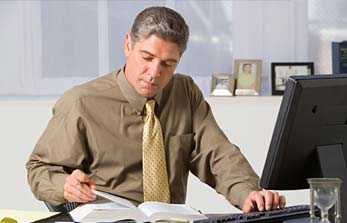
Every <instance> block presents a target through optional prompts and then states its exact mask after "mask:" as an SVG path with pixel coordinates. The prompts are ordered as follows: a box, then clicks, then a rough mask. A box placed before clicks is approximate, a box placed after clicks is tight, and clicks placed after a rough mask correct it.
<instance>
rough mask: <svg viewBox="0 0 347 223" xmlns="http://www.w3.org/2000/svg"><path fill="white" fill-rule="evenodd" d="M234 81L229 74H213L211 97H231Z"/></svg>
mask: <svg viewBox="0 0 347 223" xmlns="http://www.w3.org/2000/svg"><path fill="white" fill-rule="evenodd" d="M234 86H235V80H234V78H233V77H232V75H230V74H213V75H212V82H211V96H233V95H234Z"/></svg>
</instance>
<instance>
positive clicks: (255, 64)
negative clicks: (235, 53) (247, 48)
mask: <svg viewBox="0 0 347 223" xmlns="http://www.w3.org/2000/svg"><path fill="white" fill-rule="evenodd" d="M234 71H235V77H236V90H235V95H259V94H260V88H261V71H262V61H261V60H241V59H238V60H235V63H234Z"/></svg>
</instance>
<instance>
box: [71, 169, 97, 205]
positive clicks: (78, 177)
mask: <svg viewBox="0 0 347 223" xmlns="http://www.w3.org/2000/svg"><path fill="white" fill-rule="evenodd" d="M92 188H94V189H95V183H94V182H93V181H92V180H91V179H90V178H89V177H88V176H87V175H86V174H85V173H83V172H82V171H81V170H78V169H77V170H74V171H73V172H72V173H71V174H70V175H69V176H68V177H67V178H66V179H65V184H64V198H65V199H67V200H68V201H75V202H82V203H85V202H88V201H93V200H95V199H96V195H95V194H94V193H93V192H92ZM65 192H66V193H65Z"/></svg>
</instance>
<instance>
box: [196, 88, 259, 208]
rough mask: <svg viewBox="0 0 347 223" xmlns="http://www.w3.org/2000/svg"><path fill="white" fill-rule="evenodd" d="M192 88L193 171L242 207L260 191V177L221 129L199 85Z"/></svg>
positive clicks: (230, 200) (232, 202)
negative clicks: (248, 198) (247, 199)
mask: <svg viewBox="0 0 347 223" xmlns="http://www.w3.org/2000/svg"><path fill="white" fill-rule="evenodd" d="M190 89H191V96H190V97H191V102H192V112H193V131H194V142H195V145H194V149H193V151H192V153H191V158H190V170H191V172H192V173H193V174H195V175H196V176H198V177H199V178H200V180H202V181H203V182H205V183H207V184H208V185H210V186H211V187H213V188H215V190H216V191H217V192H218V193H220V194H222V195H224V196H225V197H226V198H227V199H228V200H229V202H230V203H231V204H233V205H234V206H236V207H238V208H240V209H241V208H242V206H243V203H244V200H245V199H246V197H247V196H248V194H249V193H250V192H251V191H254V190H260V188H259V177H258V176H257V174H256V173H255V172H254V170H253V169H252V167H251V166H250V164H249V163H248V161H247V160H246V158H245V157H244V156H243V154H242V153H241V151H240V149H239V148H238V147H237V146H236V145H234V144H232V143H230V142H229V140H228V138H227V137H226V136H225V134H224V133H223V131H222V130H221V129H220V128H219V126H218V125H217V123H216V121H215V119H214V117H213V114H212V111H211V108H210V106H209V104H208V103H207V102H206V101H205V100H204V98H203V96H202V94H201V92H200V90H199V88H198V87H197V86H196V85H195V84H194V83H192V87H191V88H190Z"/></svg>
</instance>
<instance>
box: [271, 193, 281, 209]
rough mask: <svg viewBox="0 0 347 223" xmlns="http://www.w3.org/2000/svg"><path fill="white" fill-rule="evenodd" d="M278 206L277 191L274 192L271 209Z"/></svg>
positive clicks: (278, 196) (278, 197)
mask: <svg viewBox="0 0 347 223" xmlns="http://www.w3.org/2000/svg"><path fill="white" fill-rule="evenodd" d="M278 207H281V206H280V195H279V193H278V192H274V201H273V203H272V209H276V208H278Z"/></svg>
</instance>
